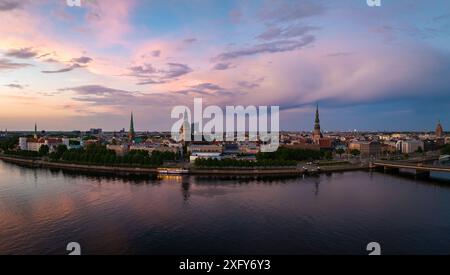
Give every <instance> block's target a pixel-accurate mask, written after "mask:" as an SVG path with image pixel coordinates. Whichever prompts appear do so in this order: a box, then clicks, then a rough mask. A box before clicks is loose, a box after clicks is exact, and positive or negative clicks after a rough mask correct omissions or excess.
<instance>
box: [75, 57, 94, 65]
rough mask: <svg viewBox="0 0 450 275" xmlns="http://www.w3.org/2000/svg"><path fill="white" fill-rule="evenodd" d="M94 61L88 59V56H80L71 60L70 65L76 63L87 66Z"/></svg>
mask: <svg viewBox="0 0 450 275" xmlns="http://www.w3.org/2000/svg"><path fill="white" fill-rule="evenodd" d="M93 60H94V59H92V58H90V57H88V56H81V57H78V58H72V60H71V62H72V63H78V64H88V63H91V62H92V61H93Z"/></svg>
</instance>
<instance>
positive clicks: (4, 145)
mask: <svg viewBox="0 0 450 275" xmlns="http://www.w3.org/2000/svg"><path fill="white" fill-rule="evenodd" d="M18 143H19V137H17V136H11V137H5V138H2V139H0V149H1V150H3V151H4V152H6V151H10V150H12V149H13V148H14V147H16V145H17V144H18Z"/></svg>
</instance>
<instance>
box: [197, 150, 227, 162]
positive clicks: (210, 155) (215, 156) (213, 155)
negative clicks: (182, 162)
mask: <svg viewBox="0 0 450 275" xmlns="http://www.w3.org/2000/svg"><path fill="white" fill-rule="evenodd" d="M196 159H218V160H221V159H222V154H221V153H200V152H197V153H193V154H192V155H191V156H190V157H189V160H190V162H195V160H196Z"/></svg>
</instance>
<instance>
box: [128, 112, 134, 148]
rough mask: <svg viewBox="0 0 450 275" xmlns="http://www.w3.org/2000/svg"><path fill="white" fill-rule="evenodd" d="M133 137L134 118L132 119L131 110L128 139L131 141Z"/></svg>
mask: <svg viewBox="0 0 450 275" xmlns="http://www.w3.org/2000/svg"><path fill="white" fill-rule="evenodd" d="M134 138H135V132H134V119H133V112H131V119H130V131H129V132H128V139H129V140H130V141H133V139H134Z"/></svg>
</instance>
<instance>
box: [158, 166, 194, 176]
mask: <svg viewBox="0 0 450 275" xmlns="http://www.w3.org/2000/svg"><path fill="white" fill-rule="evenodd" d="M158 173H159V174H163V175H179V174H188V173H189V170H188V169H183V168H158Z"/></svg>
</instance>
